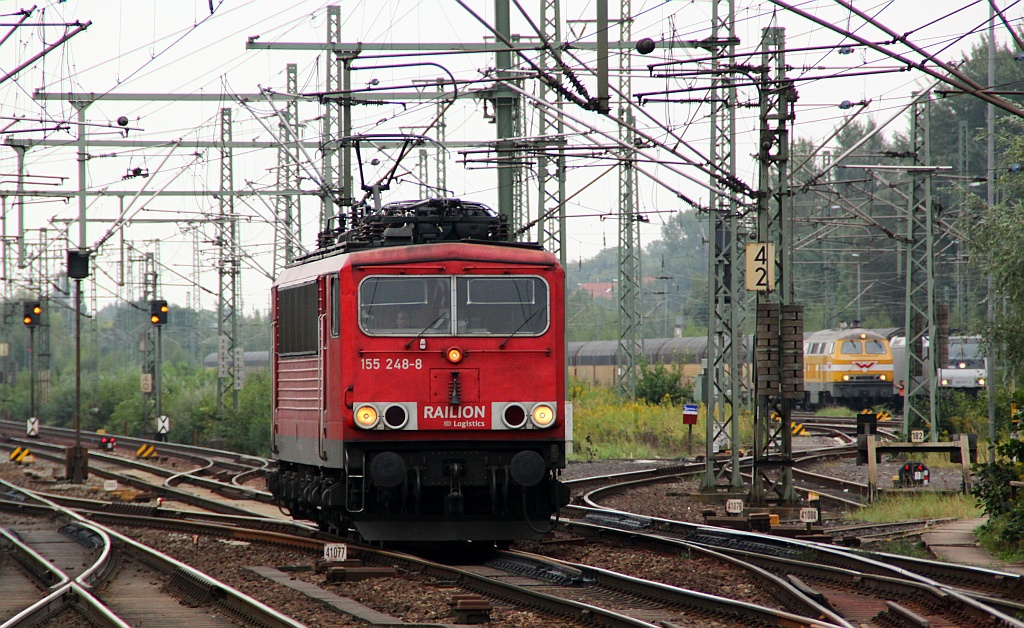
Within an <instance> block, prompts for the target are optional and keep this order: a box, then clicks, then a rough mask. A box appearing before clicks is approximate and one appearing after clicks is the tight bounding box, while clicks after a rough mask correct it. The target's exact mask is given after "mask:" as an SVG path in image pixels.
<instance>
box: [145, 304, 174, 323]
mask: <svg viewBox="0 0 1024 628" xmlns="http://www.w3.org/2000/svg"><path fill="white" fill-rule="evenodd" d="M168 312H170V308H168V307H167V301H165V300H163V299H154V300H152V301H150V302H149V322H151V323H153V324H154V325H166V324H167V313H168Z"/></svg>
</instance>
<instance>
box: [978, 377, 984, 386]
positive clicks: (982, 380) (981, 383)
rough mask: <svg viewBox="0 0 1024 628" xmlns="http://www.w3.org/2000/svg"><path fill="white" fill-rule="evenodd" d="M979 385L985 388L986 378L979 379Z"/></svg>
mask: <svg viewBox="0 0 1024 628" xmlns="http://www.w3.org/2000/svg"><path fill="white" fill-rule="evenodd" d="M978 385H979V386H984V385H985V378H984V377H979V378H978Z"/></svg>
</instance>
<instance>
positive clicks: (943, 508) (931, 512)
mask: <svg viewBox="0 0 1024 628" xmlns="http://www.w3.org/2000/svg"><path fill="white" fill-rule="evenodd" d="M981 514H982V511H981V506H980V505H979V504H978V502H977V500H975V499H974V498H973V497H969V496H966V495H959V494H957V495H949V494H941V493H928V492H920V493H913V494H902V495H882V496H881V498H880V499H878V500H877V501H875V502H874V503H873V504H871V505H870V506H867V507H866V508H862V509H860V510H858V511H856V512H851V513H849V514H848V515H847V517H846V518H847V519H849V520H851V521H863V522H865V523H884V522H886V521H908V520H910V519H945V518H956V519H973V518H975V517H980V516H981Z"/></svg>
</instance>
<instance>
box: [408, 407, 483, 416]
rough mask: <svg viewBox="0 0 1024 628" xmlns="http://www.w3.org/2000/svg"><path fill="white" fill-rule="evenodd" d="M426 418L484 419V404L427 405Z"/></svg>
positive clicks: (424, 414) (424, 413)
mask: <svg viewBox="0 0 1024 628" xmlns="http://www.w3.org/2000/svg"><path fill="white" fill-rule="evenodd" d="M423 418H424V419H483V418H486V410H485V408H484V406H425V407H424V408H423Z"/></svg>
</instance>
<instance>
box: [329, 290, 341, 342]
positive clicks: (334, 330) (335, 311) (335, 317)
mask: <svg viewBox="0 0 1024 628" xmlns="http://www.w3.org/2000/svg"><path fill="white" fill-rule="evenodd" d="M329 285H330V293H331V337H332V338H337V337H338V334H339V333H341V280H340V279H339V278H338V276H337V275H331V281H330V284H329Z"/></svg>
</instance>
